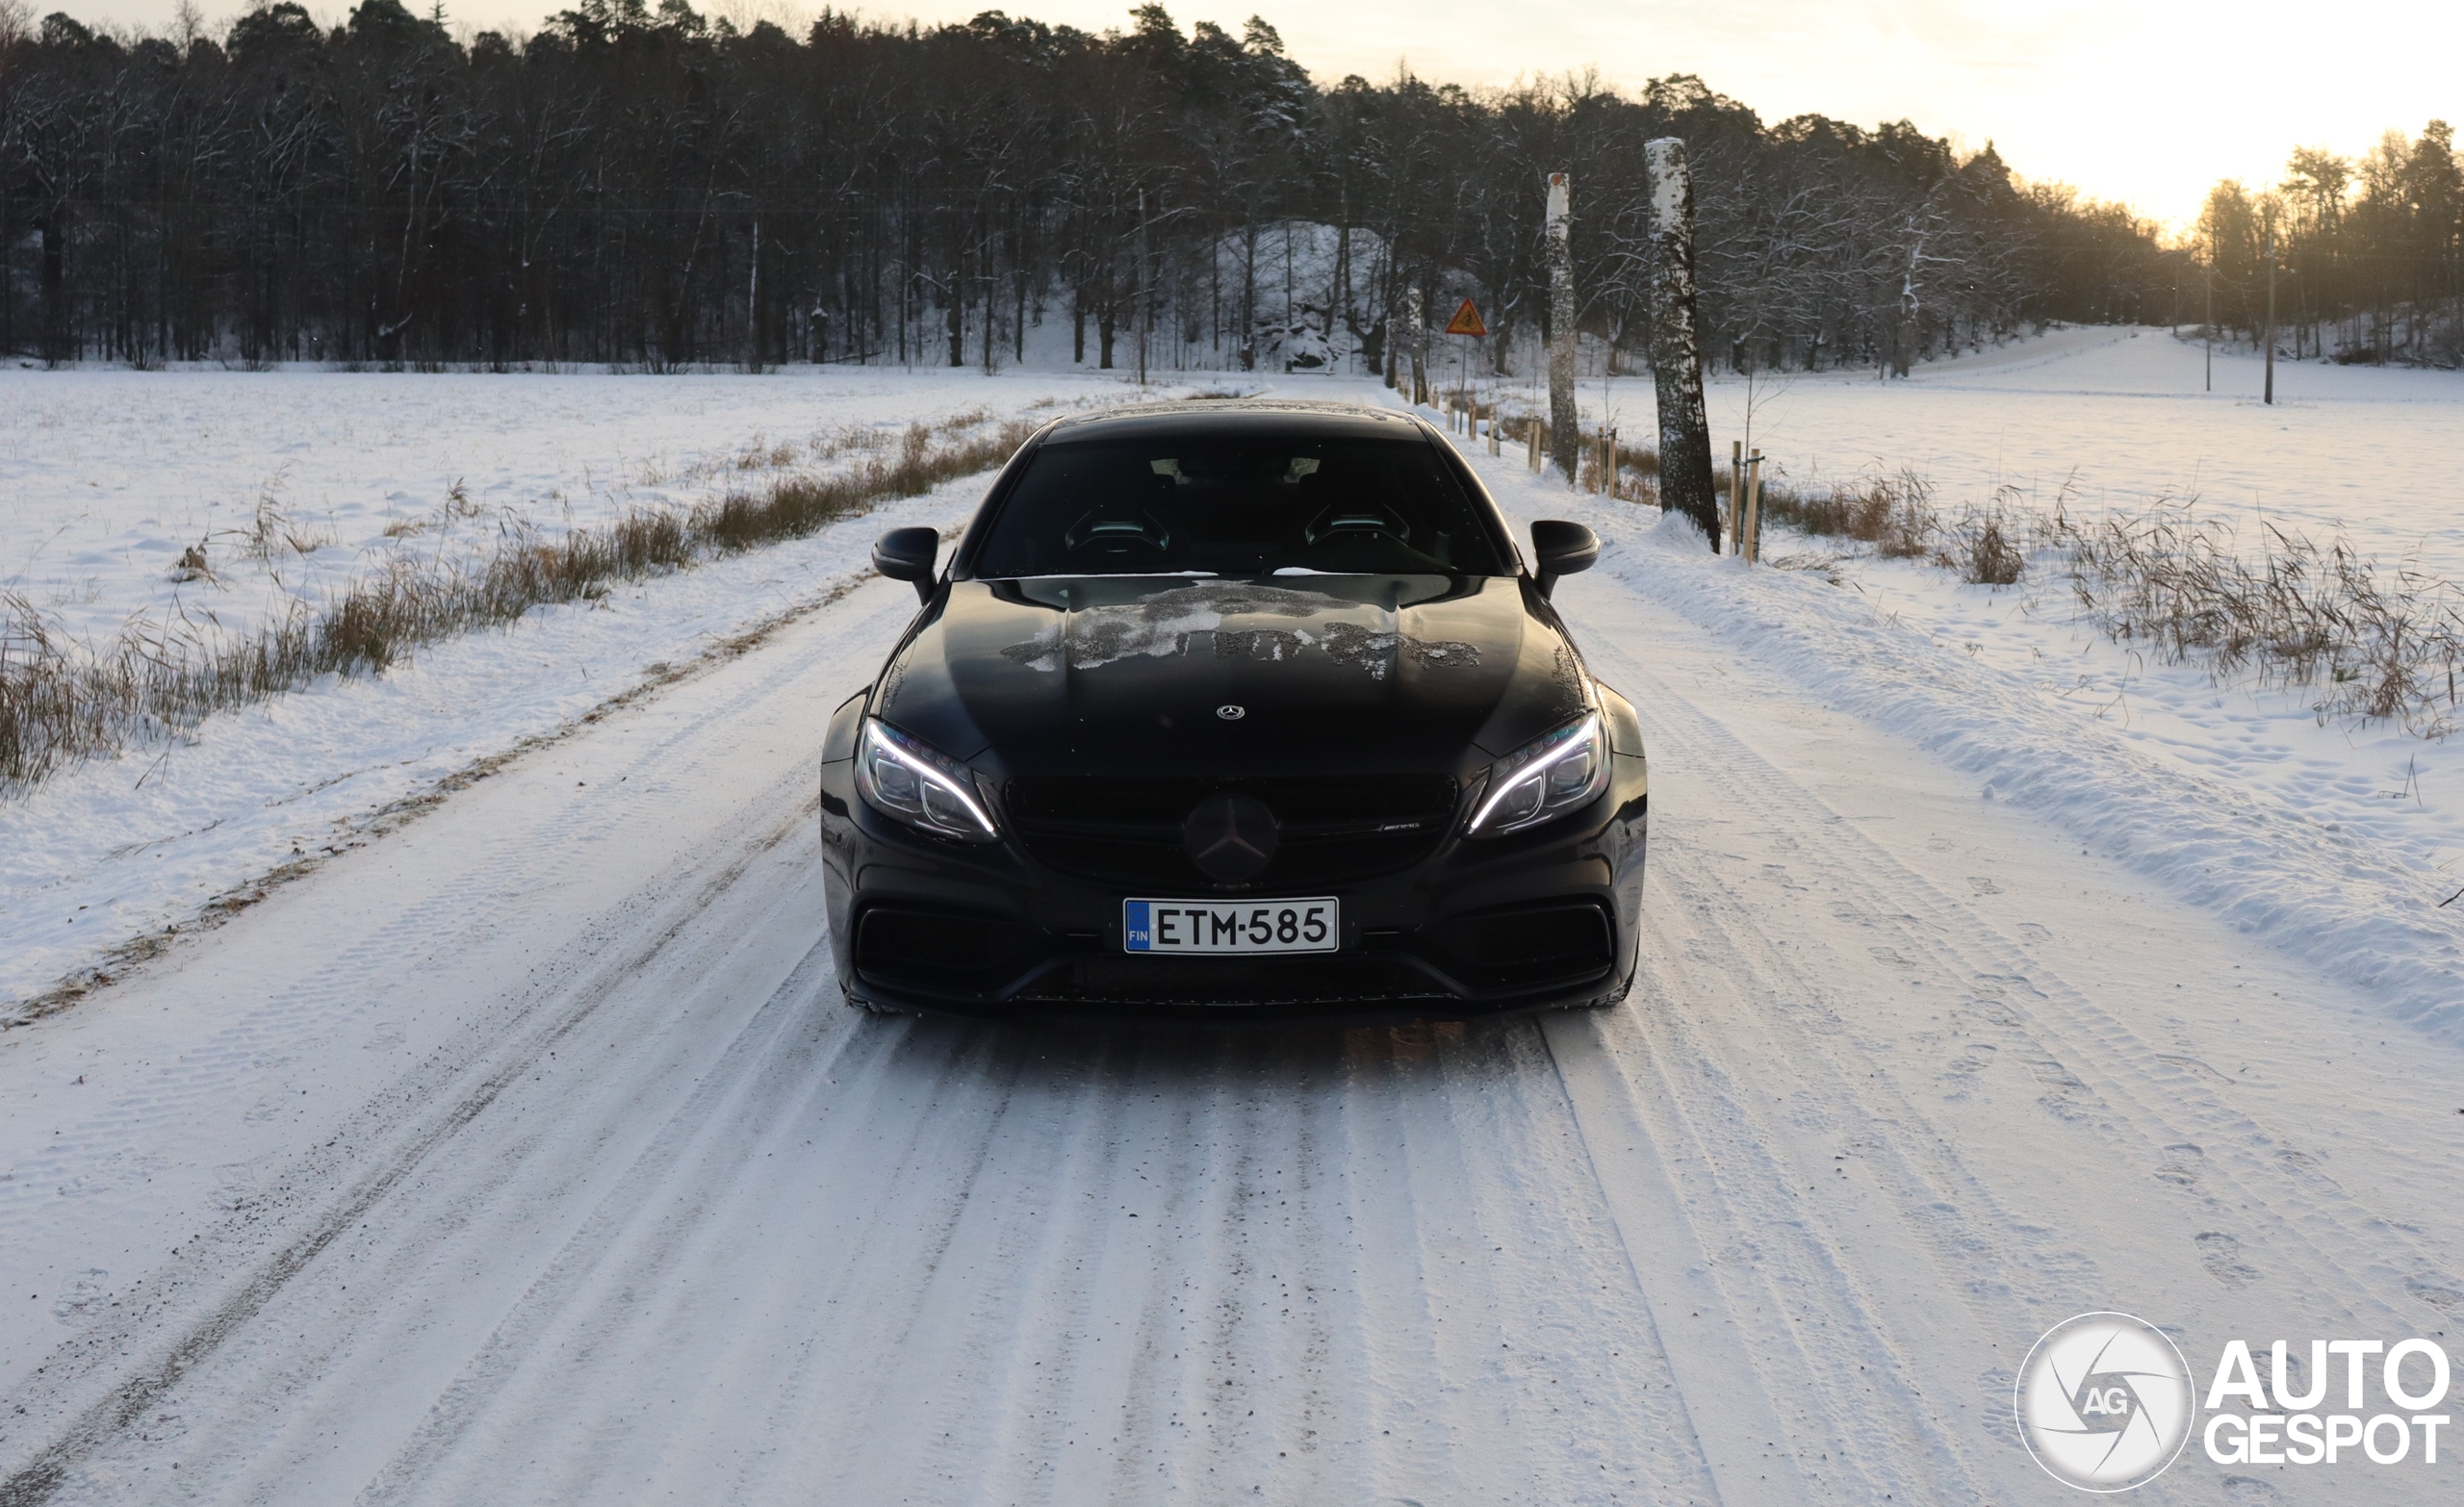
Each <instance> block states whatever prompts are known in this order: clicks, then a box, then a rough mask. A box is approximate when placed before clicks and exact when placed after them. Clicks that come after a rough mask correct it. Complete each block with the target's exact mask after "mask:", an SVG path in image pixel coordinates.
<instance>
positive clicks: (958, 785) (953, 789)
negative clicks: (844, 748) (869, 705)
mask: <svg viewBox="0 0 2464 1507" xmlns="http://www.w3.org/2000/svg"><path fill="white" fill-rule="evenodd" d="M882 765H888V766H890V767H891V768H892V769H894V770H896V771H897V772H898V774H900V775H902V776H904V777H905V778H906V779H911V780H912V781H914V786H915V788H914V793H913V795H912V796H909V795H907V794H906V793H905V792H903V791H899V790H896V789H887V788H885V787H884V783H883V780H882V778H881V768H880V766H882ZM856 784H857V787H858V788H859V789H860V790H861V791H862V792H863V795H864V799H865V800H866V801H867V802H869V803H870V804H871V805H872V806H873V808H874V809H875V810H878V811H880V812H881V813H882V814H883V815H885V816H889V817H893V818H895V819H897V820H899V821H902V822H905V823H907V824H908V825H909V826H911V827H915V828H920V829H922V830H925V831H929V832H935V833H938V834H939V835H941V836H944V837H957V838H961V839H963V840H965V841H967V842H990V841H992V840H994V839H995V838H996V837H998V836H999V835H1000V830H999V829H998V828H997V827H995V826H994V825H993V821H992V813H991V812H989V811H988V810H986V809H985V808H984V803H983V802H982V801H981V800H979V799H978V798H977V796H976V793H975V791H974V790H973V789H971V788H970V784H971V781H970V779H968V774H967V769H966V766H965V765H963V764H961V763H959V762H958V761H957V760H956V759H953V758H950V757H948V756H947V755H946V754H942V753H935V752H934V751H933V750H932V749H929V748H927V747H925V746H924V745H923V744H922V743H919V742H917V741H916V740H915V739H913V738H911V737H908V736H907V735H906V734H904V733H901V732H898V731H896V730H894V729H892V728H887V727H885V726H884V725H883V724H881V723H880V722H878V721H873V720H869V719H868V720H867V721H866V722H865V723H864V733H863V741H862V744H861V746H860V747H859V748H858V750H857V752H856Z"/></svg>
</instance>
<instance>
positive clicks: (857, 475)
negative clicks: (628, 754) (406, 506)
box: [0, 415, 1035, 792]
mask: <svg viewBox="0 0 2464 1507" xmlns="http://www.w3.org/2000/svg"><path fill="white" fill-rule="evenodd" d="M985 418H986V416H983V415H966V416H962V417H961V418H960V419H958V420H954V421H945V422H944V423H942V424H939V425H935V426H931V427H928V426H926V425H923V424H915V425H911V427H910V428H909V429H908V430H907V431H906V433H905V435H904V436H903V437H902V439H901V441H900V443H899V445H898V447H897V449H896V451H895V452H894V453H889V454H881V455H875V456H872V457H870V458H868V459H867V460H865V461H864V462H863V463H862V464H860V465H859V466H857V467H855V468H853V469H852V470H847V471H841V472H837V473H831V474H828V475H816V474H813V473H793V474H789V475H784V476H780V477H777V478H775V479H773V480H772V481H771V482H770V483H769V484H768V485H767V486H766V487H763V488H761V489H759V490H757V491H756V490H733V491H731V492H729V493H728V494H727V495H725V496H724V497H722V498H719V499H717V500H716V501H714V502H710V503H706V504H705V505H703V506H701V507H697V508H695V509H693V510H692V511H690V512H685V513H680V512H676V511H673V510H650V509H645V510H637V511H635V512H632V513H629V514H627V515H625V516H624V517H621V518H619V519H617V520H616V521H615V522H613V523H611V524H604V525H602V526H599V527H595V528H578V529H574V530H572V531H571V532H568V533H566V534H564V535H562V536H561V537H558V538H555V539H552V540H549V539H543V538H542V537H540V536H539V534H538V533H537V532H536V531H535V530H533V529H531V528H529V527H527V526H526V525H518V524H509V525H508V526H507V528H506V530H505V532H504V534H503V537H502V539H501V542H500V544H499V546H498V548H497V549H496V550H495V552H494V553H493V554H491V555H490V556H488V557H487V559H486V560H485V561H484V562H482V563H480V564H479V565H477V566H475V567H474V566H468V565H457V564H452V563H435V564H422V563H418V562H415V561H413V560H411V559H409V558H406V557H402V556H397V557H396V558H395V559H394V560H393V561H392V562H391V563H390V564H389V565H388V566H387V567H386V568H385V569H383V570H381V571H378V572H376V573H374V574H372V575H366V576H363V577H361V578H360V579H358V580H356V581H354V582H352V583H351V584H350V585H349V586H348V587H347V588H346V589H345V590H344V591H343V592H341V593H340V594H339V595H338V596H335V597H331V598H329V599H327V600H325V601H324V602H322V603H321V604H320V605H318V606H314V607H310V606H307V605H305V604H303V605H302V606H300V607H299V608H298V609H297V610H295V612H294V613H293V614H292V615H291V616H290V617H289V618H287V619H285V620H284V621H282V622H280V623H277V624H273V625H270V626H266V627H264V628H262V629H259V630H257V631H255V632H253V633H249V634H244V635H228V634H207V633H202V632H197V631H193V630H191V629H188V628H185V627H183V628H181V629H179V630H177V631H173V630H169V629H166V628H164V627H162V626H159V625H155V624H151V623H141V624H138V625H132V626H131V627H130V628H129V629H128V630H127V631H125V632H123V633H122V634H121V636H120V638H119V640H118V642H116V644H113V645H112V646H110V647H109V648H107V649H99V650H98V649H93V648H90V647H87V646H83V645H75V644H70V643H68V642H66V641H64V639H63V638H62V637H61V636H60V635H59V634H58V633H57V632H56V631H55V630H54V629H53V628H52V627H51V626H50V625H49V622H48V620H47V619H46V618H45V617H44V615H43V614H42V613H41V612H40V611H39V609H38V608H37V607H36V606H35V604H34V603H33V602H31V601H29V600H26V599H25V598H24V597H23V596H20V595H16V594H9V595H5V596H0V792H14V791H19V790H23V789H25V788H27V787H29V786H32V785H33V784H35V783H37V782H39V781H40V780H41V779H44V778H45V777H46V776H49V775H51V774H53V773H55V772H57V771H59V770H61V769H63V768H65V767H68V766H70V765H72V764H75V763H77V762H79V761H81V760H84V759H87V758H90V757H93V756H95V755H97V754H107V753H115V752H117V751H118V750H120V749H123V748H126V747H129V746H130V745H132V744H135V743H139V742H142V741H146V740H149V739H153V738H159V737H162V736H165V735H168V734H172V733H176V732H178V731H180V730H182V729H184V728H191V727H193V726H194V725H195V724H196V723H197V722H198V721H199V720H200V719H202V718H204V717H206V716H208V715H210V714H212V713H214V712H217V711H220V710H224V709H226V708H229V707H234V706H239V705H244V704H246V703H247V702H254V701H258V700H262V699H264V698H266V697H269V696H273V695H277V694H280V693H281V692H284V691H288V690H292V689H295V688H296V687H298V686H301V685H304V684H306V683H308V682H309V681H311V680H314V679H316V678H317V677H321V676H326V675H366V674H372V673H375V672H378V671H382V670H383V669H385V668H386V667H387V666H388V665H391V664H393V663H395V662H396V661H397V660H398V659H399V658H401V657H402V656H403V655H404V654H405V653H407V652H409V651H411V650H413V649H414V648H416V647H417V646H419V645H422V644H425V643H432V642H434V641H436V640H438V639H441V638H444V637H446V636H448V635H449V634H453V633H459V632H466V631H469V630H471V629H473V628H479V627H487V626H499V625H502V624H506V623H510V622H512V621H513V620H514V619H516V618H519V617H521V616H522V615H523V614H524V613H526V612H527V611H529V610H530V609H531V608H532V607H536V606H542V605H549V604H553V603H559V602H571V601H576V600H586V599H591V598H595V597H599V596H603V595H604V594H605V592H606V590H607V588H608V586H609V584H610V583H612V582H616V581H623V580H632V579H638V578H640V577H642V576H645V575H654V574H656V573H659V572H662V571H669V570H676V569H680V568H681V567H684V566H687V565H690V564H691V563H693V562H694V561H695V560H698V559H702V558H706V557H708V556H712V555H721V554H732V553H736V552H739V551H742V550H746V549H757V548H758V547H760V546H762V545H766V544H772V543H776V542H779V541H782V540H785V539H792V538H797V537H800V536H802V535H806V534H809V533H812V532H814V531H816V530H818V529H820V528H823V527H825V526H827V525H829V524H833V523H836V522H837V521H839V520H841V519H845V518H852V517H855V516H856V515H858V514H860V513H863V512H866V511H869V510H870V509H871V508H872V507H873V506H875V505H876V504H878V503H881V502H884V501H887V500H890V499H893V498H909V497H916V496H920V495H921V494H923V493H926V492H929V491H931V490H932V489H933V488H935V487H937V486H939V485H941V484H942V483H943V482H946V481H952V480H956V479H957V478H959V477H961V476H965V475H972V474H974V473H978V472H981V471H985V470H988V469H989V468H990V467H992V466H995V465H998V464H999V463H1001V462H1002V461H1004V460H1006V459H1007V458H1008V457H1009V456H1010V454H1011V453H1012V452H1013V451H1014V450H1015V449H1016V448H1017V447H1018V446H1019V445H1020V444H1022V443H1024V441H1025V440H1026V438H1027V436H1028V435H1029V434H1031V433H1032V432H1033V431H1034V427H1035V426H1034V425H1033V424H1031V423H1025V422H1014V423H1008V424H1003V425H1000V426H999V427H998V428H996V429H994V430H992V431H990V432H973V431H977V430H979V429H980V427H981V425H982V424H983V423H984V421H985ZM272 492H273V489H272V488H271V487H270V486H269V488H268V491H267V494H266V495H265V497H264V498H261V502H260V507H259V509H258V516H257V526H256V527H255V528H253V529H251V530H250V531H249V533H248V536H247V538H246V540H245V546H244V547H246V548H248V549H250V552H256V551H257V550H258V549H262V550H263V551H264V552H265V553H266V554H267V555H269V556H271V555H273V554H277V553H280V552H282V551H284V550H299V549H301V548H302V545H303V544H305V545H306V548H308V549H313V548H315V547H316V546H315V545H314V544H313V543H307V540H308V539H309V538H310V536H308V535H305V534H304V533H302V532H300V531H298V530H296V529H295V528H294V527H293V526H292V525H291V523H290V520H289V519H288V518H287V517H286V516H285V515H284V514H283V513H282V510H281V508H280V507H279V505H278V503H277V502H276V501H275V500H274V498H273V496H272ZM453 501H454V503H455V504H456V505H459V506H463V507H467V506H468V505H469V504H468V501H467V498H466V496H465V495H464V494H463V493H462V492H461V489H460V485H459V483H456V485H455V489H454V495H453ZM199 567H200V568H202V558H201V556H200V560H199Z"/></svg>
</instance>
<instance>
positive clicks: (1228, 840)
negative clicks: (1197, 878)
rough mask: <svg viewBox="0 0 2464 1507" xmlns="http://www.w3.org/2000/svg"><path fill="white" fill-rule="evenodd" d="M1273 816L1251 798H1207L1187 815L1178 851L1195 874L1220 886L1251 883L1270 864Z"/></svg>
mask: <svg viewBox="0 0 2464 1507" xmlns="http://www.w3.org/2000/svg"><path fill="white" fill-rule="evenodd" d="M1276 841H1277V835H1276V831H1275V819H1274V813H1273V812H1272V811H1270V810H1268V809H1267V806H1266V803H1265V802H1263V801H1260V800H1258V799H1256V798H1255V797H1253V796H1245V795H1234V794H1230V793H1228V792H1227V793H1224V794H1220V795H1211V796H1208V797H1207V798H1206V799H1205V800H1203V801H1200V802H1199V803H1198V804H1197V807H1196V809H1194V810H1193V811H1191V812H1190V820H1189V825H1188V827H1187V828H1185V829H1184V830H1183V836H1182V849H1183V851H1184V852H1186V853H1188V854H1189V856H1190V861H1191V862H1192V863H1194V864H1196V865H1197V866H1198V872H1200V873H1202V874H1204V875H1205V876H1206V877H1207V878H1208V879H1211V880H1214V881H1217V882H1219V883H1223V884H1238V883H1240V882H1241V881H1243V880H1246V879H1254V878H1256V877H1257V876H1258V875H1259V874H1260V873H1262V872H1263V871H1264V870H1265V868H1266V866H1267V865H1268V864H1269V863H1271V862H1273V861H1274V850H1275V845H1276Z"/></svg>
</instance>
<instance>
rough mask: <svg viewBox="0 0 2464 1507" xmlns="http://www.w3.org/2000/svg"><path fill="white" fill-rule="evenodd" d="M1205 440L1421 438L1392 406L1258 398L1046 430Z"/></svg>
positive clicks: (1153, 406)
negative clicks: (1167, 436) (1185, 436)
mask: <svg viewBox="0 0 2464 1507" xmlns="http://www.w3.org/2000/svg"><path fill="white" fill-rule="evenodd" d="M1165 435H1173V436H1181V435H1188V436H1190V437H1192V438H1204V439H1227V440H1228V439H1245V438H1258V439H1264V438H1268V437H1290V438H1301V439H1309V440H1406V439H1417V438H1419V437H1420V426H1419V425H1418V424H1417V423H1415V422H1414V421H1412V419H1411V418H1410V416H1408V415H1405V414H1401V413H1398V412H1396V411H1395V410H1393V409H1381V408H1367V407H1362V406H1360V405H1357V404H1350V403H1301V402H1293V401H1290V400H1275V399H1260V398H1208V399H1201V400H1198V401H1183V402H1173V403H1142V404H1139V405H1138V406H1136V407H1134V408H1114V409H1108V410H1105V411H1104V412H1101V413H1093V414H1083V415H1071V416H1070V417H1068V418H1065V419H1063V420H1061V421H1058V422H1056V423H1055V424H1054V425H1053V426H1052V428H1051V430H1050V431H1049V432H1048V433H1046V434H1045V436H1044V440H1043V443H1044V444H1046V445H1079V444H1091V443H1095V442H1102V441H1120V440H1129V441H1139V440H1155V439H1160V438H1162V437H1163V436H1165Z"/></svg>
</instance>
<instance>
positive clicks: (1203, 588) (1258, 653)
mask: <svg viewBox="0 0 2464 1507" xmlns="http://www.w3.org/2000/svg"><path fill="white" fill-rule="evenodd" d="M1356 607H1357V603H1353V602H1347V601H1345V600H1340V599H1338V598H1332V597H1326V596H1322V595H1321V594H1319V593H1317V592H1310V591H1292V590H1288V589H1286V588H1284V587H1280V586H1264V585H1259V584H1257V583H1255V582H1251V581H1209V582H1206V583H1205V584H1203V585H1191V586H1175V587H1173V588H1171V589H1170V590H1168V591H1160V592H1157V593H1155V594H1154V595H1153V596H1151V597H1144V598H1142V599H1140V600H1137V601H1134V602H1127V603H1123V604H1120V605H1117V606H1101V607H1087V608H1082V609H1079V610H1077V611H1074V612H1070V613H1066V614H1063V615H1060V616H1057V617H1056V618H1055V619H1054V620H1053V623H1052V625H1051V626H1050V627H1048V628H1046V629H1045V630H1044V631H1042V632H1040V633H1038V634H1037V635H1036V636H1035V637H1033V638H1030V639H1026V640H1023V641H1021V642H1019V643H1015V644H1012V645H1009V646H1007V647H1006V648H1004V649H1003V650H1002V651H1001V654H1002V657H1003V658H1005V659H1008V660H1010V661H1011V662H1013V663H1014V664H1019V665H1023V666H1025V667H1026V668H1027V669H1030V670H1048V671H1058V670H1060V669H1061V668H1063V666H1064V664H1066V665H1067V667H1068V668H1069V669H1072V670H1092V669H1095V668H1097V667H1099V666H1103V665H1108V664H1111V663H1113V662H1115V661H1116V660H1121V659H1128V658H1131V657H1133V656H1137V655H1145V656H1148V657H1151V658H1159V659H1160V658H1166V657H1168V656H1173V655H1186V654H1188V653H1190V652H1191V650H1192V641H1193V638H1194V637H1195V636H1197V635H1199V634H1204V635H1206V637H1207V640H1208V643H1207V646H1206V647H1207V649H1208V651H1211V652H1212V653H1213V654H1214V656H1215V657H1216V658H1218V659H1266V660H1275V661H1281V660H1288V659H1296V658H1298V657H1299V656H1300V655H1301V654H1302V653H1304V652H1307V651H1313V650H1314V651H1318V652H1320V653H1322V654H1324V655H1325V656H1326V657H1327V658H1329V659H1332V660H1334V661H1335V662H1336V663H1337V664H1342V665H1349V666H1352V667H1353V668H1355V669H1359V670H1363V671H1366V672H1367V673H1368V675H1369V677H1370V678H1371V679H1373V680H1381V679H1384V678H1385V677H1386V671H1387V667H1388V666H1390V665H1392V664H1393V663H1394V662H1395V660H1396V659H1397V658H1398V657H1400V658H1404V659H1408V660H1409V661H1410V662H1411V663H1412V664H1414V665H1416V666H1419V667H1421V668H1424V669H1468V668H1470V667H1472V666H1474V665H1476V664H1478V663H1479V662H1480V651H1479V649H1478V647H1477V646H1476V645H1472V644H1467V643H1461V642H1458V641H1455V640H1451V639H1446V640H1431V639H1420V638H1414V637H1412V636H1411V635H1409V634H1406V633H1399V632H1391V631H1380V630H1378V629H1375V628H1370V627H1364V626H1361V625H1360V624H1358V623H1355V622H1352V621H1350V620H1348V619H1347V618H1341V617H1338V618H1336V619H1335V620H1334V621H1333V622H1329V623H1326V624H1323V625H1322V626H1316V627H1304V626H1292V627H1288V628H1286V627H1228V628H1227V627H1226V626H1224V625H1225V623H1226V622H1227V621H1229V620H1233V619H1240V618H1261V617H1264V618H1287V619H1292V620H1294V621H1295V623H1296V625H1297V624H1300V623H1306V622H1308V620H1310V619H1313V618H1317V617H1320V616H1322V615H1325V614H1329V613H1341V612H1343V611H1345V610H1346V609H1347V608H1356Z"/></svg>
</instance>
